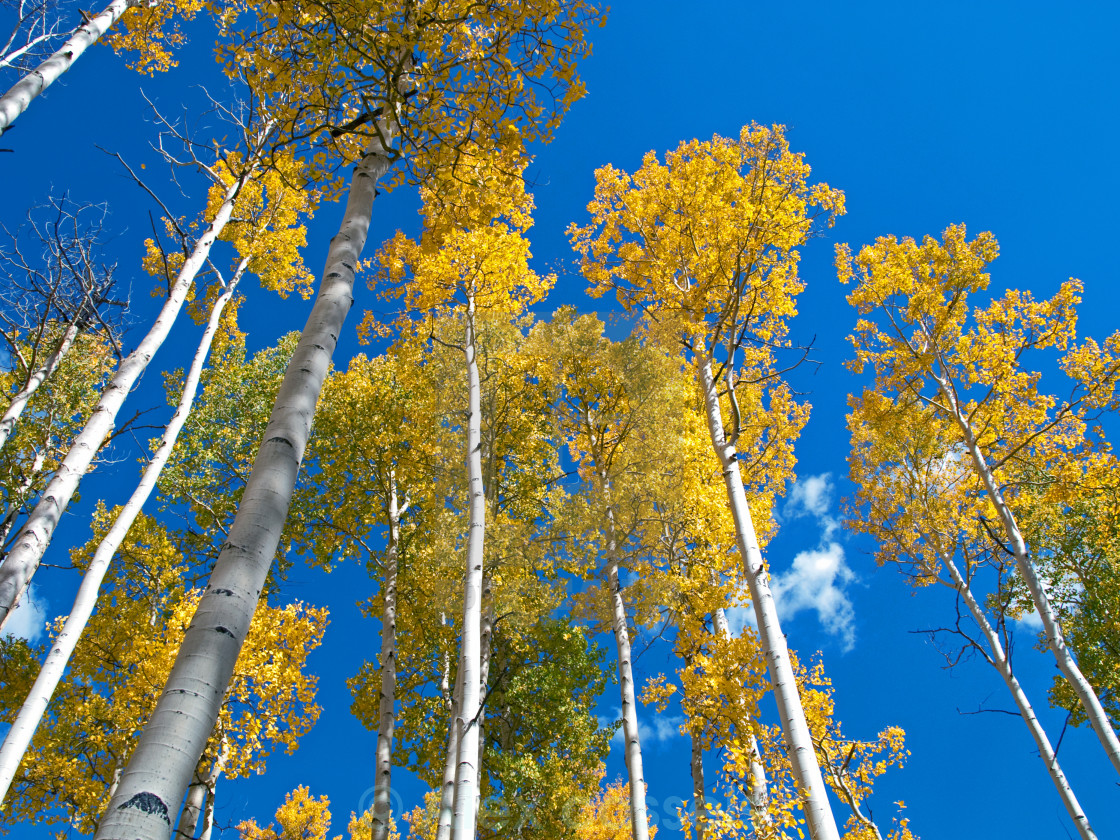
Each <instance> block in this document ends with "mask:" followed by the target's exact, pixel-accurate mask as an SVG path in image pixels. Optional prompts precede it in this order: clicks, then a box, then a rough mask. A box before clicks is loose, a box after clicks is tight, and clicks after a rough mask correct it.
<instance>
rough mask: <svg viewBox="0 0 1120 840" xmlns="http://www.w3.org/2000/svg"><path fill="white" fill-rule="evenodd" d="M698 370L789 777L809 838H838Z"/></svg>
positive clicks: (708, 369) (733, 462)
mask: <svg viewBox="0 0 1120 840" xmlns="http://www.w3.org/2000/svg"><path fill="white" fill-rule="evenodd" d="M697 375H698V377H699V379H700V387H701V390H702V392H703V395H704V406H705V410H706V413H707V418H708V432H709V434H710V435H711V438H712V446H713V448H714V449H715V452H716V455H717V456H718V457H719V460H720V464H721V465H722V467H723V480H724V484H725V486H726V488H727V499H728V502H729V503H730V506H731V514H732V517H733V518H734V520H735V537H736V540H737V542H738V544H739V553H740V554H741V555H742V558H743V566H744V571H745V574H746V578H747V585H748V587H749V588H750V593H751V601H752V602H753V604H754V613H755V617H756V618H757V619H758V635H759V639H760V641H761V642H762V651H763V654H764V655H765V656H766V665H767V669H768V671H769V675H770V685H771V686H772V687H773V689H774V699H775V701H776V702H777V705H778V716H779V717H780V718H781V721H782V732H783V733H784V734H785V738H786V744H787V745H788V747H789V759H790V764H791V766H792V769H793V777H794V781H796V782H797V787H798V789H799V790H800V791H802V797H803V798H802V808H803V810H804V812H805V819H806V821H807V822H808V825H809V835H810V837H812V838H813V840H839V837H840V833H839V831H838V830H837V828H836V819H835V817H833V815H832V806H831V804H830V803H829V801H828V789H827V788H826V787H825V784H824V779H823V777H822V776H821V768H820V765H819V764H818V763H817V757H816V753H815V752H814V751H813V739H812V737H811V735H810V733H809V725H808V723H807V722H806V721H805V711H804V709H803V708H802V706H801V696H800V695H799V694H798V691H797V680H796V679H795V678H794V674H793V665H792V664H791V663H790V659H789V649H788V647H787V646H786V637H785V636H784V635H783V634H782V628H781V624H780V623H779V621H778V611H777V609H776V607H775V604H774V595H773V593H772V592H771V591H770V576H769V574H768V573H767V571H766V565H765V563H764V562H763V560H762V552H761V551H760V550H759V547H758V539H757V537H756V536H755V532H754V522H753V520H752V519H751V511H750V507H749V506H748V504H747V494H746V491H745V490H744V488H743V477H742V475H741V474H740V472H739V461H738V453H737V452H736V451H735V446H734V444H732V443H730V442H728V440H727V438H726V437H725V435H724V429H723V416H722V414H721V412H720V406H719V392H718V390H717V388H716V382H715V377H714V376H713V375H712V361H711V358H710V357H709V356H707V355H706V354H705V355H704V357H703V361H702V362H701V363H699V364H698V365H697Z"/></svg>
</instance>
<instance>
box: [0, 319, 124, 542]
mask: <svg viewBox="0 0 1120 840" xmlns="http://www.w3.org/2000/svg"><path fill="white" fill-rule="evenodd" d="M24 350H26V351H27V353H28V354H29V355H30V353H31V348H29V347H25V348H24ZM116 361H117V359H116V356H115V355H114V352H113V347H112V345H111V344H109V343H108V342H107V341H106V340H105V339H104V338H103V337H101V336H92V335H86V336H79V337H78V338H77V339H76V341H75V348H74V350H73V351H72V352H70V353H68V354H66V356H65V357H64V358H63V359H62V360H61V361H60V363H59V367H58V370H57V371H56V372H55V373H54V375H52V376H51V377H50V378H49V379H47V380H46V381H45V382H44V383H43V384H42V385H41V386H40V387H39V388H38V389H37V391H36V397H35V400H34V403H33V404H31V405H29V406H28V409H27V410H26V411H25V412H24V413H23V414H22V416H21V421H20V423H19V425H18V426H16V427H15V429H14V430H13V433H12V436H11V438H10V439H9V441H8V443H7V445H6V446H5V447H4V450H3V451H2V452H0V498H2V500H3V505H2V507H0V558H2V557H3V556H4V554H6V552H7V551H8V550H10V548H11V546H12V540H13V538H14V535H15V534H16V533H18V526H19V525H20V524H21V521H22V519H23V517H25V516H26V514H27V512H28V510H29V509H30V508H32V507H34V505H35V500H36V498H37V497H38V496H39V495H40V494H41V492H42V490H43V488H44V487H45V486H46V485H47V483H48V482H49V481H50V478H51V476H52V475H53V474H54V473H55V471H56V470H57V469H58V465H59V464H60V463H61V462H62V460H63V458H64V457H65V456H66V453H67V450H68V447H69V445H70V443H71V442H72V441H73V439H74V437H75V436H76V435H77V434H79V433H80V432H81V430H82V428H83V427H84V426H85V424H86V423H87V422H88V421H89V418H90V415H91V414H92V412H93V410H94V408H95V407H96V406H97V401H98V399H99V396H100V394H99V391H100V389H101V387H102V386H103V384H104V383H105V381H106V379H107V378H108V377H109V376H110V375H111V373H112V371H113V367H114V364H115V363H116ZM3 381H11V382H13V387H19V385H18V382H19V380H18V379H17V378H16V377H14V376H12V375H11V374H8V375H4V374H0V382H3ZM96 463H97V462H96V461H94V462H93V464H91V467H95V466H96Z"/></svg>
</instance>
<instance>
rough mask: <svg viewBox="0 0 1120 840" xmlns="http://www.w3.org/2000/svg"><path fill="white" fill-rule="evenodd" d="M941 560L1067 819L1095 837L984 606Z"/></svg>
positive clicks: (1086, 836)
mask: <svg viewBox="0 0 1120 840" xmlns="http://www.w3.org/2000/svg"><path fill="white" fill-rule="evenodd" d="M939 557H940V558H941V562H942V563H943V564H944V565H945V568H946V569H948V571H949V576H950V577H951V578H952V581H953V589H955V590H956V591H957V593H958V594H959V595H960V596H961V599H962V600H963V601H964V602H965V605H966V606H967V607H968V611H969V613H970V614H971V615H972V620H973V621H975V622H976V626H977V627H979V628H980V632H981V633H983V634H984V639H985V641H987V643H988V650H987V652H983V651H982V653H983V654H984V658H985V659H987V660H988V662H989V663H991V665H992V667H994V668H995V669H996V671H998V672H999V675H1000V677H1002V678H1003V682H1004V684H1005V685H1006V686H1007V690H1008V691H1010V692H1011V696H1012V697H1013V698H1014V699H1015V705H1016V706H1017V707H1018V708H1019V714H1020V716H1021V717H1022V718H1023V723H1025V724H1026V726H1027V729H1028V730H1029V731H1030V733H1031V737H1032V738H1034V743H1035V746H1037V747H1038V754H1039V757H1040V758H1041V759H1042V761H1043V763H1044V764H1045V765H1046V772H1048V773H1049V774H1050V779H1051V780H1052V781H1053V782H1054V787H1056V788H1057V789H1058V796H1059V797H1060V798H1061V800H1062V804H1063V805H1065V807H1066V812H1067V813H1068V814H1069V818H1070V819H1071V820H1073V824H1074V825H1075V826H1077V833H1078V835H1079V836H1080V837H1081V838H1082V840H1096V836H1097V835H1096V834H1094V833H1093V829H1092V828H1091V827H1090V826H1089V818H1088V817H1086V816H1085V812H1084V811H1083V810H1082V809H1081V805H1080V803H1078V801H1077V797H1076V796H1074V793H1073V788H1072V787H1070V784H1069V782H1068V781H1067V780H1066V776H1065V773H1063V772H1062V768H1061V766H1060V765H1059V764H1058V756H1057V755H1056V754H1055V753H1054V749H1053V747H1051V745H1050V739H1049V738H1048V737H1047V736H1046V730H1045V729H1043V728H1042V723H1041V722H1040V721H1039V720H1038V717H1037V716H1036V715H1035V713H1034V707H1033V706H1031V703H1030V700H1028V699H1027V694H1026V692H1025V691H1024V690H1023V687H1022V686H1021V685H1020V684H1019V680H1018V679H1017V678H1016V676H1015V674H1014V672H1013V671H1012V670H1011V660H1010V659H1009V658H1008V656H1007V653H1006V652H1005V651H1004V649H1003V644H1002V643H1001V642H1000V639H999V634H997V633H996V631H995V629H994V628H993V627H992V625H991V624H990V623H989V622H988V617H987V616H986V615H985V614H984V608H983V607H982V606H980V603H979V602H978V601H977V600H976V598H975V596H974V595H973V594H972V589H971V587H969V585H968V581H966V580H965V579H964V576H963V575H962V574H961V572H960V570H959V569H958V568H957V566H956V564H955V563H954V562H953V561H952V558H950V557H946V556H945V555H942V554H940V553H939Z"/></svg>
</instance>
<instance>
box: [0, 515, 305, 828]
mask: <svg viewBox="0 0 1120 840" xmlns="http://www.w3.org/2000/svg"><path fill="white" fill-rule="evenodd" d="M113 520H114V517H113V515H112V512H111V511H108V510H105V509H104V508H101V509H99V511H98V513H97V517H96V521H95V527H94V536H93V538H92V539H91V540H90V541H89V542H88V543H87V544H86V545H85V546H81V547H79V548H78V549H76V550H75V552H74V559H75V561H76V564H77V565H78V566H79V567H82V566H85V565H87V564H88V562H89V559H90V558H91V555H92V554H93V552H94V551H95V550H96V547H97V546H98V545H99V544H100V542H101V540H102V539H103V536H104V534H105V533H107V531H108V530H109V528H110V527H111V525H112V522H113ZM191 572H192V570H189V569H186V568H184V566H183V564H182V563H181V558H180V554H179V551H178V548H177V546H176V544H175V542H174V541H173V540H172V538H171V535H170V534H168V533H167V532H166V531H165V530H164V529H163V528H162V527H161V526H160V525H159V524H158V523H156V522H155V521H154V520H153V519H151V518H150V517H146V516H144V515H140V516H139V517H137V520H136V522H135V523H134V525H133V527H132V529H131V530H130V531H129V536H128V538H127V540H126V541H125V543H124V544H123V545H122V546H121V549H120V551H119V553H118V558H117V562H116V563H114V564H113V565H112V566H111V567H110V570H109V572H108V581H107V584H106V590H107V591H106V600H107V601H108V602H109V603H111V604H112V606H113V608H112V609H108V610H101V611H100V612H98V613H96V614H95V615H94V616H93V617H92V618H91V620H90V626H89V628H88V630H87V632H86V633H85V634H84V635H83V638H82V639H81V640H80V641H79V643H78V646H77V649H76V650H75V653H74V656H73V658H72V662H71V665H70V671H69V673H68V675H67V678H66V679H65V680H63V681H62V683H60V685H59V687H58V690H57V691H56V693H55V697H54V699H53V700H52V702H51V704H50V706H49V707H48V713H47V714H48V719H49V725H48V726H40V727H39V730H38V731H37V732H36V734H35V737H34V739H33V742H32V746H31V749H30V750H29V752H28V754H27V755H26V757H25V758H24V761H23V763H22V765H21V768H20V771H19V773H18V775H17V777H16V781H15V783H14V784H13V786H12V788H11V790H10V792H9V796H8V800H7V803H6V805H5V808H6V811H5V818H6V819H7V820H10V821H21V822H35V823H38V822H46V823H50V822H58V821H65V822H67V823H70V824H71V825H73V826H74V827H75V828H77V829H78V830H80V831H83V832H89V831H92V830H93V829H94V826H95V824H96V820H97V818H98V816H99V815H100V813H101V810H102V808H103V807H104V804H105V801H106V800H107V799H108V798H109V788H110V787H111V785H112V784H113V780H114V778H115V776H116V772H117V771H118V770H119V769H120V767H121V763H122V762H123V761H124V757H125V756H127V755H128V753H129V751H130V750H131V748H132V746H133V744H135V741H136V738H137V735H138V731H139V730H140V729H141V728H142V727H143V725H144V722H145V720H146V718H147V716H148V715H149V714H150V712H151V710H152V708H153V707H154V706H155V703H156V700H157V696H158V693H159V690H160V687H161V686H162V685H163V683H164V681H165V679H166V674H167V671H168V670H169V668H170V667H171V663H172V662H173V660H174V658H175V654H176V651H177V649H178V647H179V644H180V642H181V639H182V636H183V633H184V630H185V628H186V625H187V622H188V621H189V619H190V616H191V613H192V612H193V611H194V609H195V606H196V605H197V603H198V598H199V594H200V593H199V592H198V591H197V590H196V589H193V588H192V587H190V586H189V585H188V584H187V580H188V579H189V576H190V575H191ZM195 573H197V572H195ZM326 623H327V616H326V611H325V610H319V609H315V608H312V607H307V606H304V605H302V604H299V603H295V604H288V605H284V606H262V608H261V609H260V610H258V611H257V614H256V615H255V616H254V620H253V629H252V633H251V636H250V640H249V642H248V644H247V646H246V648H245V655H244V656H243V657H242V659H241V661H240V662H239V668H238V672H237V675H236V676H235V678H234V679H233V681H232V682H231V685H230V688H229V690H228V691H227V692H226V694H225V696H224V697H223V698H222V709H221V714H220V716H219V719H218V721H217V723H216V726H215V727H214V729H213V731H212V732H211V733H210V735H209V737H208V739H207V749H206V753H205V755H204V757H203V758H202V760H201V762H200V765H201V766H203V767H205V768H206V770H204V771H203V772H204V773H205V772H207V771H209V770H211V768H212V767H213V763H214V762H215V761H216V760H217V759H218V758H219V757H220V756H221V755H222V754H223V753H224V754H225V758H224V760H223V762H222V766H221V769H222V772H223V773H224V774H225V775H227V776H230V777H243V776H248V775H252V774H257V773H260V772H263V771H264V769H265V768H266V767H267V762H268V757H269V755H270V754H272V753H273V752H275V751H276V750H278V749H286V750H288V751H292V750H294V749H295V748H296V747H297V746H298V744H299V740H300V738H301V737H302V736H303V735H304V734H305V733H306V732H307V731H308V730H309V729H310V728H311V726H312V725H313V724H314V722H315V720H316V719H317V717H318V714H319V709H318V706H316V705H315V703H314V697H315V690H316V678H315V677H314V676H311V675H309V674H307V673H306V672H305V668H306V658H307V655H308V654H309V653H310V652H311V651H312V650H314V649H315V648H316V647H317V646H318V645H319V642H320V640H321V638H322V634H323V632H324V630H325V628H326ZM16 708H18V700H17V701H16V703H15V704H14V707H13V708H12V709H11V710H10V711H11V712H14V711H15V709H16ZM8 711H9V710H8V709H5V712H6V713H7V712H8ZM6 716H7V715H6ZM9 719H10V717H9ZM91 736H92V737H91Z"/></svg>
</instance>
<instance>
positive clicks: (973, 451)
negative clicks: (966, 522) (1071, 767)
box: [935, 377, 1120, 773]
mask: <svg viewBox="0 0 1120 840" xmlns="http://www.w3.org/2000/svg"><path fill="white" fill-rule="evenodd" d="M935 378H936V381H937V384H938V386H939V387H940V388H941V393H942V395H943V396H944V397H945V400H946V402H948V403H949V410H950V411H951V412H952V414H953V418H954V420H955V421H956V423H957V426H958V427H959V428H960V430H961V434H962V435H963V437H964V442H965V445H966V446H967V447H968V452H969V455H971V456H972V463H973V465H974V466H975V467H976V471H977V473H979V475H980V479H981V480H982V481H983V482H984V489H985V491H986V492H987V495H988V499H989V500H990V501H991V503H992V505H993V506H994V507H995V509H996V511H998V512H999V518H1000V522H1001V523H1002V524H1003V531H1004V536H1006V538H1007V542H1008V546H1009V547H1010V549H1011V553H1012V554H1013V555H1014V557H1015V568H1016V569H1017V570H1018V572H1019V575H1020V577H1022V579H1023V583H1025V584H1026V585H1027V589H1028V590H1029V591H1030V593H1031V600H1032V601H1033V602H1034V606H1035V609H1036V610H1037V611H1038V616H1039V618H1041V619H1042V629H1043V635H1044V636H1045V639H1046V645H1047V647H1048V648H1049V649H1050V652H1051V653H1052V654H1053V655H1054V659H1055V660H1056V661H1057V663H1058V669H1059V670H1060V671H1061V672H1062V676H1064V677H1065V678H1066V680H1067V681H1068V682H1069V684H1070V686H1072V687H1073V691H1074V693H1075V694H1076V695H1077V699H1078V700H1079V701H1080V702H1081V707H1082V708H1083V709H1084V710H1085V717H1086V718H1087V719H1088V721H1089V724H1090V725H1091V726H1092V727H1093V731H1094V732H1095V733H1096V734H1097V738H1098V739H1099V740H1100V743H1101V746H1102V747H1104V751H1105V753H1107V755H1108V760H1109V761H1111V762H1112V767H1113V769H1114V770H1116V772H1117V773H1120V739H1117V737H1116V732H1115V731H1114V730H1113V728H1112V725H1111V724H1110V723H1109V721H1108V715H1106V714H1105V711H1104V708H1103V707H1102V706H1101V701H1100V698H1099V697H1097V693H1096V692H1095V691H1094V690H1093V686H1091V685H1090V684H1089V681H1088V680H1087V679H1085V675H1084V674H1082V673H1081V668H1080V667H1079V666H1078V664H1077V660H1076V659H1074V657H1073V654H1072V653H1071V652H1070V649H1069V648H1068V647H1067V646H1066V640H1065V635H1064V634H1063V633H1062V626H1061V624H1060V623H1059V621H1058V616H1057V615H1055V613H1054V608H1053V607H1052V606H1051V605H1050V598H1049V596H1047V594H1046V587H1045V585H1044V584H1043V582H1042V580H1041V579H1040V578H1039V576H1038V569H1037V568H1036V567H1035V565H1034V562H1033V561H1032V560H1031V558H1030V552H1029V551H1028V550H1027V544H1026V541H1025V540H1024V539H1023V534H1022V532H1021V531H1020V530H1019V523H1018V522H1017V521H1016V520H1015V514H1014V513H1012V511H1011V508H1010V507H1009V506H1008V504H1007V501H1006V499H1004V497H1003V491H1002V490H1001V489H1000V487H999V485H998V484H997V483H996V480H995V476H993V475H992V471H991V469H990V468H989V467H988V462H987V459H986V458H985V457H984V453H983V452H982V451H981V450H980V444H979V442H978V441H977V440H976V435H975V434H974V433H973V431H972V425H971V423H970V422H969V420H968V418H967V417H965V415H964V412H963V411H962V410H961V407H960V404H959V403H958V402H957V399H956V396H955V395H954V393H953V389H952V388H951V387H950V385H949V382H948V381H946V379H945V378H944V377H935Z"/></svg>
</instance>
